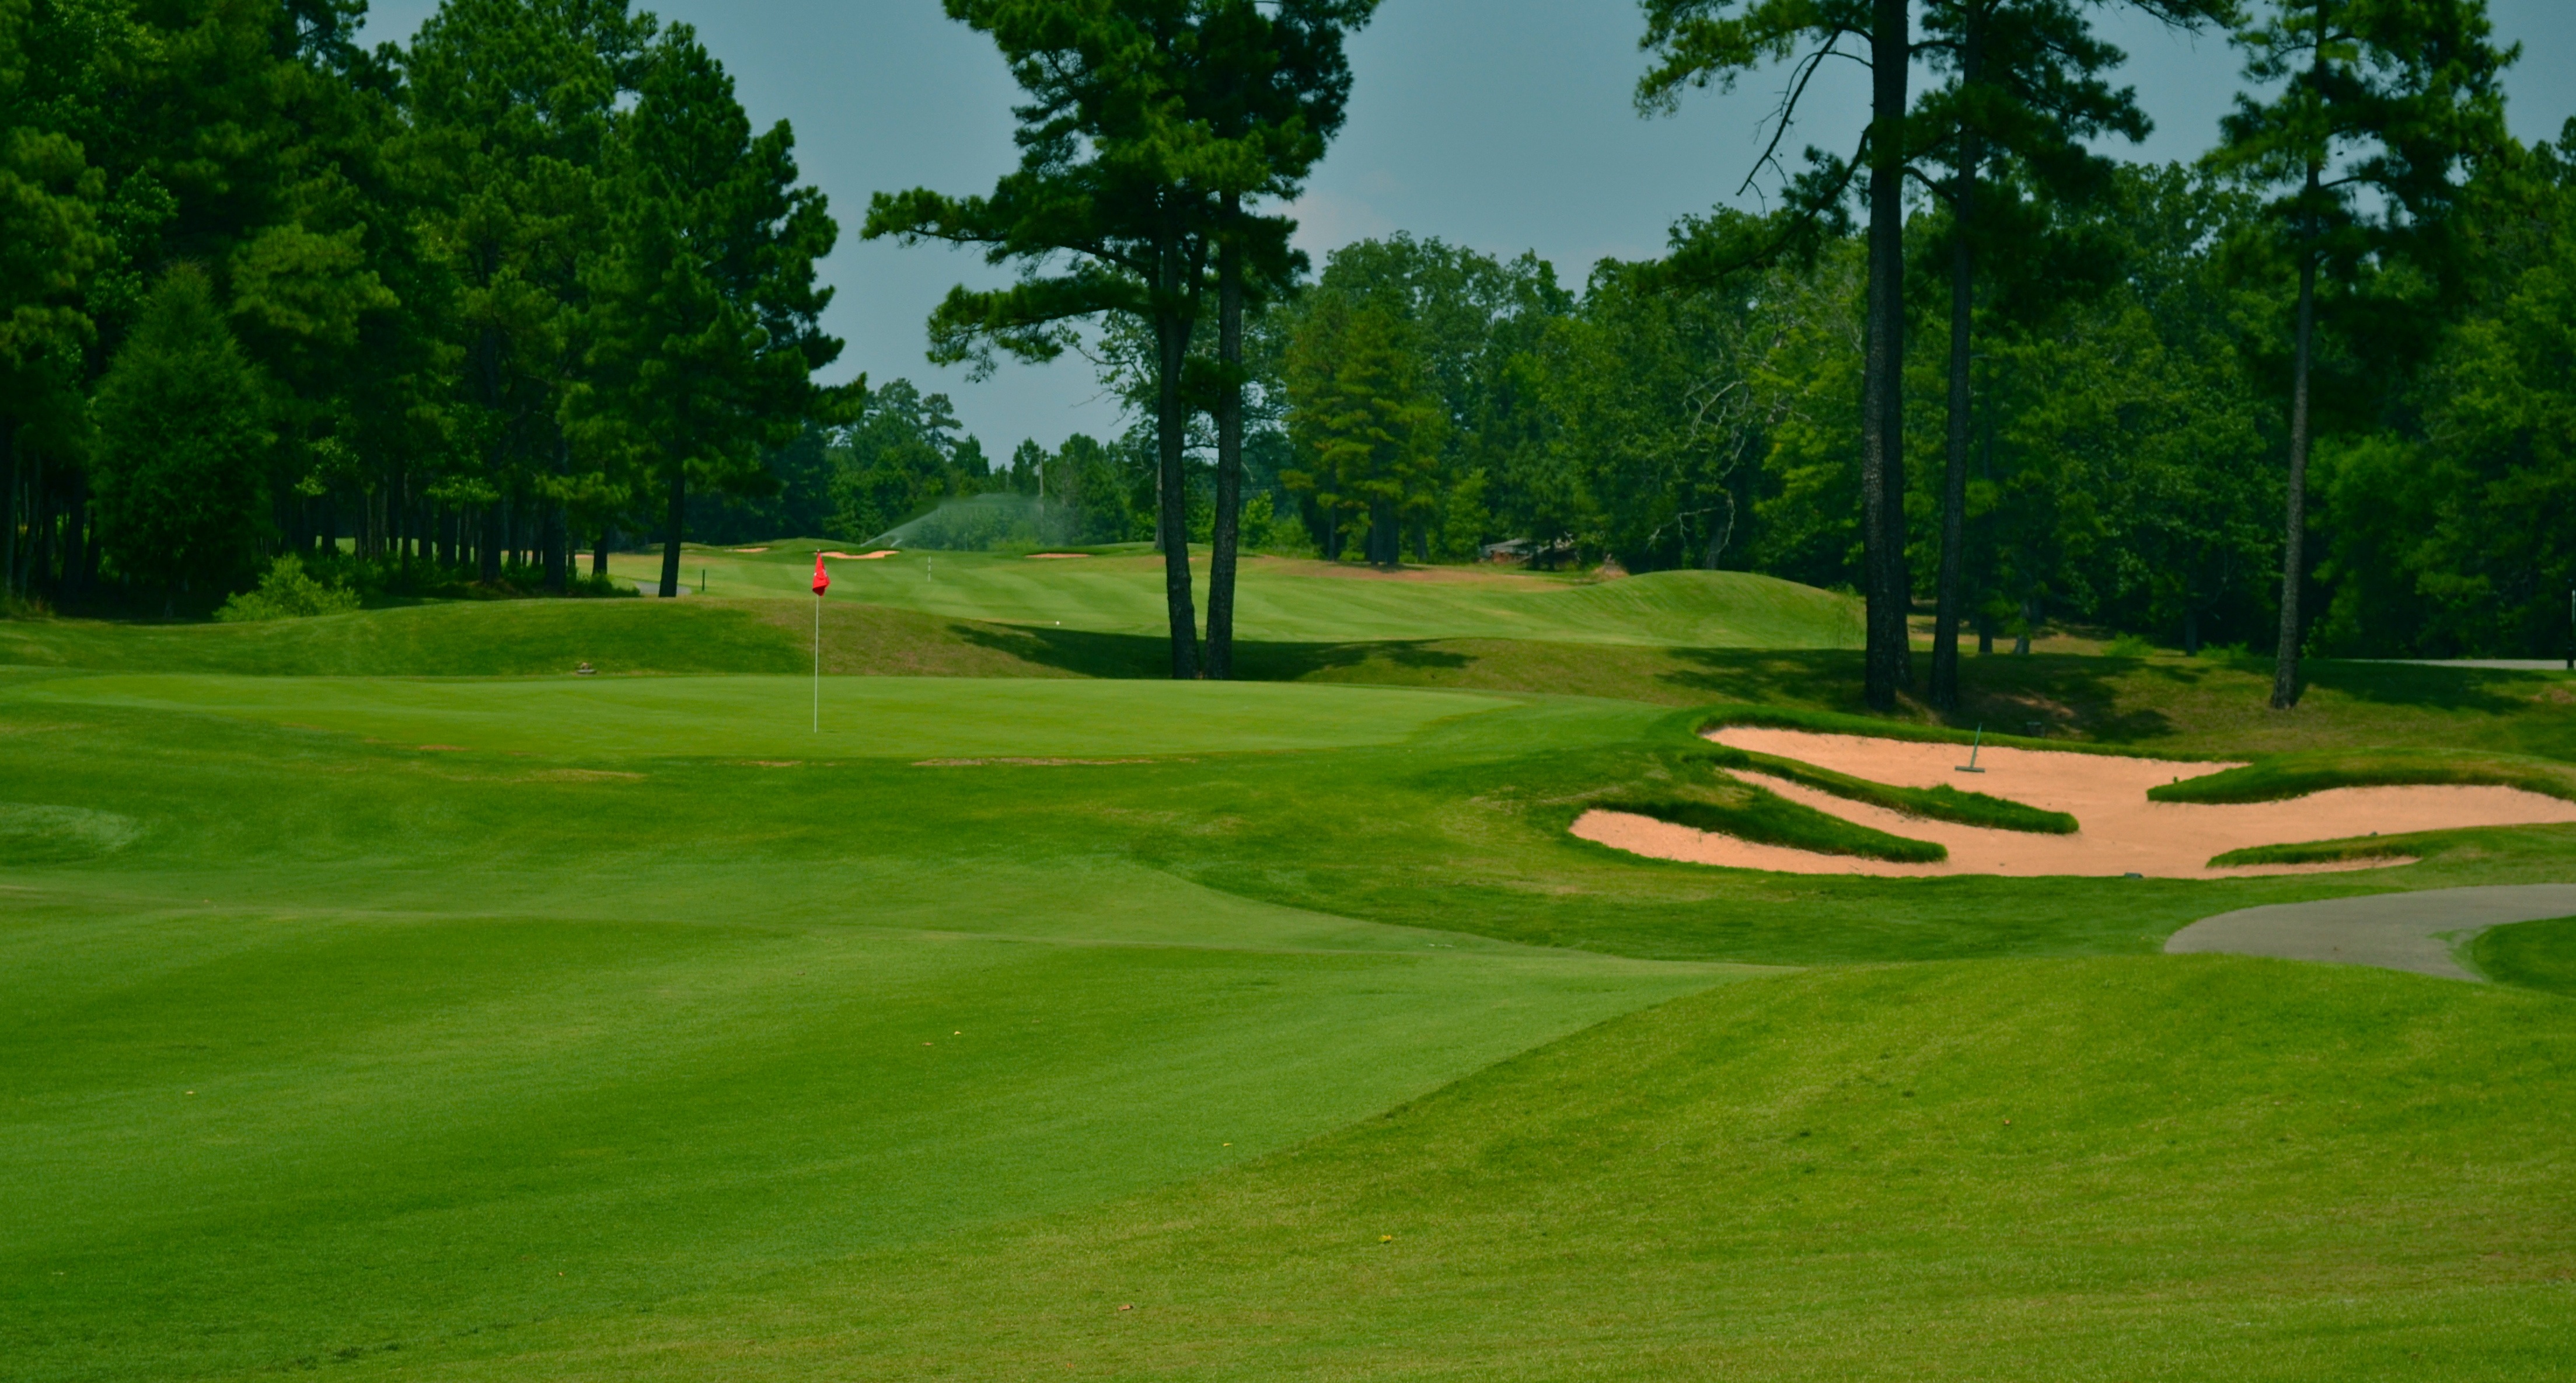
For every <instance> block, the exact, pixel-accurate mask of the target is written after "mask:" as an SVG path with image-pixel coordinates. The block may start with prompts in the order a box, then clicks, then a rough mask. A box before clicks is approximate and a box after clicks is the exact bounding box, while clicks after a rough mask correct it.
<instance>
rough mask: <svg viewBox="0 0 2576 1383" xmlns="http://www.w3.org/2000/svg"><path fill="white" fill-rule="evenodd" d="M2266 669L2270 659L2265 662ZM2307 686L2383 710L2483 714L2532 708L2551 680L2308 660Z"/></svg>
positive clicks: (2500, 672) (2490, 671)
mask: <svg viewBox="0 0 2576 1383" xmlns="http://www.w3.org/2000/svg"><path fill="white" fill-rule="evenodd" d="M2264 670H2265V671H2266V672H2267V673H2268V672H2269V671H2270V666H2269V663H2268V661H2267V662H2266V664H2265V669H2264ZM2299 673H2300V677H2301V679H2302V680H2303V681H2305V682H2306V683H2307V685H2308V686H2309V687H2311V688H2314V689H2317V690H2322V691H2331V692H2333V693H2335V694H2336V695H2338V696H2348V697H2351V698H2352V699H2353V700H2355V701H2367V702H2370V703H2373V704H2375V705H2382V706H2416V707H2422V708H2425V709H2428V710H2442V711H2482V712H2485V713H2487V714H2490V715H2504V714H2511V713H2513V712H2517V711H2527V710H2529V709H2531V701H2532V698H2533V697H2534V696H2535V695H2536V694H2538V693H2539V692H2541V691H2542V690H2544V689H2546V688H2547V686H2548V685H2549V679H2548V678H2547V677H2546V676H2545V675H2543V674H2541V673H2535V672H2520V671H2516V670H2514V669H2511V668H2474V667H2422V666H2418V665H2415V664H2411V663H2360V662H2343V661H2341V660H2337V659H2325V658H2311V659H2309V660H2307V661H2305V662H2303V663H2301V664H2300V665H2299Z"/></svg>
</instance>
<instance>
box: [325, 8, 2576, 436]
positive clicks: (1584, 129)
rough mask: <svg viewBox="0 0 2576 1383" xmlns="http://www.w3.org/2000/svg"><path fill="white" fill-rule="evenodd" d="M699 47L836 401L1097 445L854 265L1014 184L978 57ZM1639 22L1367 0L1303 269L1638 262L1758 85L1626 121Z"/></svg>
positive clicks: (916, 27)
mask: <svg viewBox="0 0 2576 1383" xmlns="http://www.w3.org/2000/svg"><path fill="white" fill-rule="evenodd" d="M435 7H436V6H435V0H376V4H375V7H374V15H375V17H374V22H373V23H372V24H371V25H370V27H369V29H368V38H369V39H370V40H371V41H384V40H387V39H399V38H405V37H408V36H409V35H410V34H411V33H412V32H413V31H414V30H415V29H417V28H418V27H419V25H420V22H421V21H422V20H423V19H424V18H426V17H427V16H428V15H429V13H430V12H431V11H432V10H433V9H434V8H435ZM639 8H646V9H651V10H653V11H654V12H656V13H658V14H661V15H662V16H663V17H665V18H667V19H676V20H685V21H687V22H689V23H691V24H694V25H696V26H697V27H698V29H699V31H700V33H701V34H702V35H703V36H704V37H705V39H706V41H707V44H708V46H709V47H710V48H711V49H712V50H713V51H714V52H715V55H716V56H717V58H718V59H720V60H721V61H722V62H723V63H724V64H725V66H726V68H727V69H728V70H730V71H731V72H732V73H733V74H734V77H735V80H736V82H737V83H738V84H739V86H740V88H741V92H742V99H743V104H744V105H745V106H746V107H748V108H749V109H750V111H751V114H752V117H753V119H754V120H756V121H759V122H761V123H762V124H764V125H765V124H767V123H768V122H770V121H774V120H780V119H784V120H788V121H790V122H792V123H793V124H794V126H795V130H796V139H797V147H798V155H799V158H800V161H801V162H802V165H803V167H804V170H805V175H806V177H807V178H808V179H809V180H810V181H812V182H813V183H814V184H815V185H816V186H818V187H820V188H822V189H823V191H824V192H825V193H826V194H827V195H829V196H830V198H831V200H832V209H833V211H834V213H835V214H836V215H837V216H838V217H839V218H840V220H841V223H842V225H843V227H844V233H843V235H842V237H841V245H840V248H839V250H838V251H837V252H836V253H834V254H833V256H832V258H831V259H830V260H829V261H828V262H827V264H826V265H825V266H824V272H825V276H826V278H827V279H828V281H829V282H831V283H833V284H834V285H836V286H837V287H838V289H839V296H838V298H837V299H836V300H835V301H834V303H833V306H832V310H831V314H830V316H829V318H828V320H827V325H828V326H829V328H830V329H831V330H832V331H833V332H834V333H835V334H836V335H839V336H841V337H842V338H843V339H844V340H846V341H847V342H848V343H849V344H848V347H847V349H846V350H845V351H844V353H843V355H842V357H841V365H840V366H839V367H838V368H837V369H836V370H835V372H834V377H835V378H840V377H846V376H847V375H850V374H855V373H857V372H859V371H862V370H864V371H866V372H867V373H868V375H869V376H870V377H871V378H873V379H876V380H880V381H882V380H887V379H892V378H895V377H898V376H903V377H908V378H910V379H912V380H914V381H916V382H917V383H919V384H921V385H922V387H923V388H924V389H926V390H933V391H944V392H946V393H947V394H949V395H950V396H951V397H952V398H954V399H955V400H956V403H957V411H958V414H959V416H960V417H961V418H962V419H963V420H964V422H965V424H966V426H967V428H968V429H969V430H970V431H972V432H974V433H976V434H977V435H978V436H979V437H981V438H982V439H983V442H984V446H985V450H986V452H987V453H988V454H991V455H996V456H1007V455H1009V454H1010V450H1011V448H1012V447H1013V446H1014V445H1015V444H1016V443H1018V441H1019V440H1020V439H1021V438H1023V437H1035V438H1037V439H1038V440H1039V441H1041V442H1044V443H1047V444H1049V445H1053V444H1054V443H1055V442H1057V441H1058V440H1059V439H1061V438H1062V437H1063V436H1064V435H1065V434H1067V433H1069V432H1077V431H1087V432H1092V433H1095V434H1104V435H1105V434H1108V433H1112V432H1115V431H1116V430H1117V426H1118V424H1117V418H1116V411H1115V409H1114V408H1112V407H1111V406H1110V405H1109V404H1107V403H1106V402H1105V401H1103V400H1102V399H1101V398H1100V397H1099V390H1098V388H1097V386H1096V385H1095V383H1094V382H1093V380H1092V378H1091V374H1090V370H1089V367H1088V366H1086V365H1085V364H1084V363H1083V362H1082V361H1080V360H1079V359H1073V358H1068V359H1066V360H1063V361H1060V362H1058V363H1056V364H1053V365H1048V366H1038V367H1031V366H1022V365H1005V366H1003V367H1002V369H1001V371H1000V373H998V374H997V375H995V377H994V378H992V379H990V380H988V381H984V382H981V383H977V382H972V381H969V380H968V379H967V378H966V377H965V374H964V372H963V371H961V370H955V369H947V370H943V369H939V368H936V367H934V366H932V365H930V364H929V363H928V362H927V361H926V360H924V359H923V357H922V348H923V335H922V319H923V317H924V316H925V315H926V314H927V313H928V312H929V310H930V308H931V307H932V305H933V304H935V303H936V302H937V301H938V300H939V298H940V296H941V295H942V294H944V293H945V292H946V291H947V290H948V287H949V285H950V284H952V283H956V282H958V281H960V280H961V279H962V280H965V281H968V282H976V283H987V282H994V281H997V280H998V278H999V274H998V272H997V271H994V270H990V269H987V268H985V267H984V266H983V265H982V264H981V263H980V261H978V260H977V259H976V258H975V257H973V256H972V255H970V254H967V253H963V252H958V251H952V250H946V249H940V248H932V247H927V246H925V247H920V248H916V249H910V250H906V249H902V248H899V247H897V246H894V245H892V244H889V243H885V242H878V243H875V244H862V243H861V242H860V241H859V239H858V236H857V227H858V223H859V221H860V219H861V218H862V216H863V215H864V214H865V210H866V207H867V201H868V194H869V193H871V192H873V191H878V190H882V189H894V188H902V187H910V186H915V185H927V186H930V187H935V188H938V189H940V190H942V191H947V192H974V191H983V190H986V189H989V188H990V187H991V186H992V183H993V180H994V178H995V177H997V176H999V175H1000V174H1001V173H1002V172H1004V171H1006V170H1007V169H1008V168H1009V167H1010V166H1011V165H1012V163H1013V161H1014V159H1013V150H1012V147H1011V142H1010V132H1011V121H1010V111H1009V108H1010V105H1011V103H1012V99H1013V95H1014V90H1013V88H1012V86H1011V84H1010V81H1009V78H1008V76H1007V75H1006V74H1005V73H1004V71H1003V69H1002V64H1001V61H1000V59H999V58H997V57H996V56H995V55H994V53H993V50H992V48H991V46H990V44H988V43H987V42H985V41H984V40H983V39H982V38H981V37H980V36H978V35H976V34H974V33H973V32H971V31H969V30H967V29H966V28H965V27H963V26H962V25H958V24H953V23H951V22H949V20H948V19H947V18H946V17H945V16H944V15H943V14H942V13H941V11H940V6H939V3H938V0H731V2H730V3H724V2H723V0H661V2H660V3H652V0H640V2H639ZM2490 10H2491V12H2492V14H2493V15H2494V18H2495V22H2496V28H2497V30H2498V33H2499V35H2500V36H2501V37H2503V38H2504V39H2506V40H2508V41H2519V42H2521V43H2522V45H2523V47H2524V53H2523V58H2522V62H2521V64H2520V65H2519V66H2518V67H2517V68H2516V69H2515V71H2514V72H2513V74H2512V75H2511V77H2510V78H2509V79H2508V83H2507V85H2508V90H2509V91H2510V93H2511V96H2512V118H2513V126H2514V132H2515V133H2516V134H2517V135H2519V136H2521V137H2522V138H2524V139H2526V140H2529V139H2540V138H2554V137H2555V136H2556V134H2557V133H2558V128H2559V126H2560V124H2561V123H2562V122H2563V121H2565V120H2566V119H2568V118H2569V117H2570V116H2576V0H2490ZM2104 29H2105V32H2106V33H2108V34H2109V35H2110V36H2111V37H2113V38H2114V40H2115V41H2117V42H2118V43H2119V44H2120V45H2121V46H2122V47H2124V48H2126V49H2127V50H2128V51H2129V54H2130V63H2129V67H2128V69H2127V72H2126V74H2125V76H2124V78H2123V80H2125V81H2126V82H2129V83H2131V84H2134V85H2135V86H2136V87H2137V88H2138V92H2139V97H2140V101H2141V103H2142V104H2143V105H2144V106H2145V107H2146V109H2147V111H2148V112H2149V113H2150V114H2151V115H2152V116H2153V117H2154V118H2155V120H2156V124H2157V129H2156V132H2155V134H2154V135H2153V136H2152V137H2151V138H2150V139H2149V140H2148V141H2147V143H2146V144H2145V145H2144V146H2142V147H2141V148H2139V149H2138V150H2137V151H2136V156H2139V157H2145V158H2153V159H2159V160H2161V159H2178V158H2179V159H2187V158H2191V157H2193V156H2195V155H2197V154H2198V153H2199V152H2200V151H2201V150H2202V149H2204V148H2206V147H2207V146H2208V144H2209V143H2210V141H2211V139H2212V138H2213V136H2214V133H2215V131H2216V127H2217V120H2218V116H2219V114H2220V112H2221V111H2223V110H2224V109H2225V108H2226V106H2227V103H2228V99H2229V97H2230V95H2231V94H2232V93H2233V92H2234V91H2235V90H2236V87H2237V69H2238V63H2237V59H2236V56H2235V54H2233V53H2232V52H2231V51H2229V49H2228V48H2227V46H2226V45H2225V44H2224V43H2223V42H2220V41H2218V40H2216V39H2213V38H2209V37H2203V38H2201V39H2199V40H2198V41H2197V42H2194V41H2193V40H2190V39H2188V38H2182V37H2177V36H2174V35H2171V34H2169V33H2167V32H2165V31H2163V30H2161V29H2160V28H2158V27H2157V26H2155V25H2153V24H2149V23H2145V22H2142V21H2140V20H2138V19H2136V18H2134V17H2131V16H2129V15H2127V14H2126V13H2125V12H2123V11H2120V10H2118V9H2113V10H2112V11H2111V13H2110V17H2108V18H2107V19H2106V20H2105V22H2104ZM1639 30H1640V19H1639V16H1638V10H1637V6H1636V3H1635V0H1386V4H1385V7H1384V9H1383V10H1381V11H1380V14H1379V17H1378V20H1377V22H1376V23H1375V24H1374V25H1372V26H1371V27H1370V28H1369V29H1368V30H1367V31H1365V32H1363V33H1362V34H1360V35H1359V36H1358V37H1357V38H1356V39H1355V40H1354V41H1353V43H1352V45H1351V60H1352V67H1353V69H1354V71H1355V73H1356V75H1357V86H1356V88H1355V90H1354V93H1353V97H1352V102H1351V113H1350V123H1349V125H1348V126H1347V127H1346V128H1345V130H1344V131H1343V134H1342V137H1341V139H1340V141H1339V142H1338V143H1337V144H1336V145H1335V146H1334V149H1333V151H1332V154H1331V156H1330V157H1328V158H1327V159H1326V160H1325V162H1324V165H1323V167H1322V168H1321V169H1320V170H1319V171H1318V173H1317V175H1316V176H1315V178H1314V180H1313V182H1312V184H1311V187H1310V189H1309V191H1308V193H1307V196H1306V198H1305V200H1304V201H1303V202H1301V203H1300V204H1299V206H1298V208H1297V214H1298V216H1299V218H1300V220H1301V222H1302V229H1301V232H1300V243H1301V244H1303V245H1304V247H1305V248H1306V249H1307V250H1308V251H1309V252H1310V253H1311V254H1313V255H1314V256H1315V258H1316V260H1317V262H1318V264H1320V263H1321V261H1322V258H1323V253H1324V251H1326V250H1329V249H1331V248H1333V247H1334V246H1336V245H1341V244H1345V243H1348V242H1349V241H1352V240H1356V239H1362V238H1365V237H1367V236H1371V235H1379V234H1384V233H1386V232H1388V231H1392V230H1398V229H1402V230H1409V231H1412V232H1414V233H1416V234H1420V235H1437V236H1441V237H1443V238H1445V239H1448V240H1451V241H1454V242H1458V243H1461V244H1465V245H1470V246H1473V247H1475V248H1477V249H1480V250H1486V251H1490V252H1492V253H1495V254H1498V255H1512V254H1518V253H1519V252H1521V251H1522V250H1526V249H1534V250H1536V251H1538V253H1539V254H1540V255H1541V256H1543V257H1545V258H1547V259H1549V260H1551V261H1553V262H1554V263H1555V265H1556V267H1557V272H1558V274H1559V276H1560V277H1561V278H1562V279H1563V280H1564V281H1566V282H1567V283H1568V284H1580V283H1581V282H1582V280H1583V277H1584V275H1585V273H1586V272H1587V271H1588V270H1589V269H1590V267H1591V265H1592V263H1593V261H1595V260H1596V259H1599V258H1600V257H1602V256H1604V255H1618V256H1622V257H1637V256H1641V255H1646V254H1651V253H1653V252H1654V251H1656V250H1657V249H1658V248H1659V247H1660V246H1661V245H1662V244H1663V241H1664V232H1665V228H1666V227H1668V226H1669V225H1671V223H1672V222H1673V220H1674V219H1675V218H1676V217H1679V216H1681V215H1683V214H1685V213H1688V212H1693V211H1701V210H1705V209H1707V208H1708V207H1710V206H1712V205H1714V204H1716V203H1718V202H1721V201H1729V200H1732V194H1733V192H1734V190H1735V188H1736V185H1737V184H1738V183H1739V182H1741V181H1742V180H1743V177H1744V174H1745V171H1746V169H1747V167H1748V165H1749V164H1750V163H1751V161H1752V159H1753V157H1754V155H1755V154H1756V152H1757V151H1758V150H1759V147H1760V143H1759V139H1758V137H1757V135H1756V132H1755V124H1756V122H1757V121H1759V120H1760V119H1761V118H1762V116H1763V115H1764V114H1765V113H1767V112H1768V110H1769V109H1770V106H1771V103H1772V99H1773V96H1774V93H1775V90H1776V87H1777V82H1776V80H1773V79H1770V78H1767V77H1763V76H1757V77H1754V78H1752V79H1749V80H1747V81H1746V82H1744V83H1743V84H1742V86H1741V87H1740V88H1739V89H1738V90H1737V91H1736V92H1735V93H1734V94H1732V95H1729V96H1716V95H1706V94H1703V95H1698V96H1694V97H1692V98H1690V99H1689V100H1687V101H1686V102H1685V103H1684V106H1683V109H1682V111H1681V113H1680V114H1679V115H1678V116H1675V117H1671V118H1662V119H1655V120H1643V119H1640V118H1638V116H1637V115H1636V113H1635V111H1634V108H1633V107H1632V106H1631V104H1630V101H1629V94H1630V92H1631V90H1632V89H1633V87H1634V84H1635V81H1636V77H1637V73H1638V72H1639V70H1640V65H1641V59H1640V55H1639V54H1638V52H1637V47H1636V42H1637V35H1638V33H1639ZM1839 82H1840V85H1838V86H1836V85H1829V84H1828V83H1826V82H1820V83H1819V84H1818V87H1817V89H1816V90H1814V91H1812V92H1811V93H1810V101H1811V103H1812V109H1813V110H1815V111H1816V112H1817V115H1816V117H1814V118H1812V119H1811V120H1809V121H1807V122H1803V123H1802V126H1801V128H1800V129H1799V130H1798V131H1797V132H1796V135H1795V136H1794V137H1793V139H1792V140H1791V144H1790V147H1792V148H1793V149H1794V148H1796V147H1798V146H1801V145H1804V144H1807V143H1818V144H1823V145H1825V146H1827V147H1830V148H1837V149H1841V148H1848V147H1849V145H1850V142H1851V139H1852V137H1853V136H1854V134H1855V133H1856V132H1857V131H1858V129H1859V125H1858V123H1857V118H1856V117H1857V112H1858V110H1859V106H1860V103H1861V101H1863V100H1864V99H1865V96H1866V92H1865V87H1864V85H1863V80H1862V75H1861V73H1860V72H1859V70H1858V69H1857V67H1853V68H1850V69H1849V70H1847V71H1845V72H1843V73H1842V74H1840V75H1839Z"/></svg>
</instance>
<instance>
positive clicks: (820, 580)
mask: <svg viewBox="0 0 2576 1383" xmlns="http://www.w3.org/2000/svg"><path fill="white" fill-rule="evenodd" d="M830 589H832V578H830V577H828V576H825V575H824V574H823V554H822V553H819V552H818V553H815V554H814V733H815V734H818V735H819V734H821V733H823V592H825V591H828V590H830Z"/></svg>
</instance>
